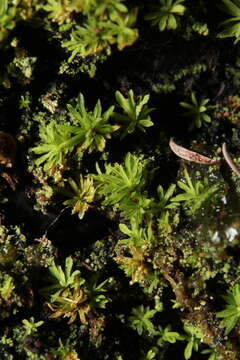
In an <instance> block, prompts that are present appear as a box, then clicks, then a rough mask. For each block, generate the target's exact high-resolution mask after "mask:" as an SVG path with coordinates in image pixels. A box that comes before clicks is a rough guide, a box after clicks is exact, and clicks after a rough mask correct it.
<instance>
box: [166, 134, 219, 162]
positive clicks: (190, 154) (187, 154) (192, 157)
mask: <svg viewBox="0 0 240 360" xmlns="http://www.w3.org/2000/svg"><path fill="white" fill-rule="evenodd" d="M169 146H170V148H171V150H172V151H173V152H174V153H175V154H176V155H177V156H178V157H180V158H182V159H184V160H188V161H191V162H195V163H197V164H203V165H219V163H220V162H219V161H218V160H213V159H210V158H208V157H206V156H203V155H201V154H198V153H196V152H194V151H191V150H188V149H185V148H184V147H182V146H179V145H177V144H176V143H175V142H174V141H173V138H171V139H170V141H169Z"/></svg>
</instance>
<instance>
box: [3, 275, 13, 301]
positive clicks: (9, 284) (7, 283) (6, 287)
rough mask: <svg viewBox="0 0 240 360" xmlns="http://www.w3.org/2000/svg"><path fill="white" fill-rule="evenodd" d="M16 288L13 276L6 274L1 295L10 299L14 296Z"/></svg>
mask: <svg viewBox="0 0 240 360" xmlns="http://www.w3.org/2000/svg"><path fill="white" fill-rule="evenodd" d="M14 289H15V284H14V279H13V277H12V276H10V275H8V274H6V276H5V279H4V282H3V285H2V286H1V287H0V296H1V298H3V299H4V300H8V299H9V298H10V297H11V296H12V292H13V290H14Z"/></svg>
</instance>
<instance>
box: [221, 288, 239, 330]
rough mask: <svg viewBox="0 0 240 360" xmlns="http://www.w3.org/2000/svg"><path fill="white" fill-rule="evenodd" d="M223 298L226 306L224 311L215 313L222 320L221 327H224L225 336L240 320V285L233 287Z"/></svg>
mask: <svg viewBox="0 0 240 360" xmlns="http://www.w3.org/2000/svg"><path fill="white" fill-rule="evenodd" d="M223 298H224V300H225V301H226V303H227V305H226V307H225V309H224V310H222V311H219V312H218V313H217V317H218V318H222V321H221V326H222V327H225V335H227V334H229V333H230V332H231V331H232V330H233V328H234V327H235V326H236V324H237V323H238V322H239V320H240V284H236V285H234V286H233V287H232V288H231V289H230V290H229V291H228V292H227V295H225V296H223Z"/></svg>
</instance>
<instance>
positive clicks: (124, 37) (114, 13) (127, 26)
mask: <svg viewBox="0 0 240 360" xmlns="http://www.w3.org/2000/svg"><path fill="white" fill-rule="evenodd" d="M122 2H123V0H117V1H113V0H104V1H99V2H97V3H96V4H95V6H92V8H91V10H89V12H88V14H87V18H86V21H85V23H84V24H83V25H81V26H80V25H76V26H75V27H74V28H73V29H72V31H71V34H70V40H68V41H65V42H63V43H62V46H63V47H65V48H67V49H68V50H69V51H71V53H72V54H71V56H70V57H69V59H68V61H69V62H71V61H72V60H73V59H74V58H75V57H76V56H81V57H86V56H89V55H94V54H97V53H101V52H103V51H105V52H106V53H107V54H110V53H111V45H113V44H116V45H117V47H118V49H119V50H123V49H124V48H125V47H126V46H130V45H132V44H133V43H134V42H135V41H136V40H137V38H138V31H137V29H136V28H134V25H135V23H136V20H137V8H133V9H131V10H128V8H127V7H126V6H125V5H124V4H122Z"/></svg>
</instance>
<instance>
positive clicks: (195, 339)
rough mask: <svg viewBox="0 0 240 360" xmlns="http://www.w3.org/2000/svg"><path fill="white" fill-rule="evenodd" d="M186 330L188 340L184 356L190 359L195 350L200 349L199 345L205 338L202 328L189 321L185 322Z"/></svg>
mask: <svg viewBox="0 0 240 360" xmlns="http://www.w3.org/2000/svg"><path fill="white" fill-rule="evenodd" d="M184 330H185V332H186V335H185V339H186V340H187V341H188V343H187V346H186V347H185V350H184V358H185V359H186V360H189V359H190V358H191V356H192V352H193V350H195V351H198V349H199V345H200V343H201V342H202V340H203V333H202V331H201V329H199V328H198V327H196V326H193V325H191V324H189V323H185V325H184Z"/></svg>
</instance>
